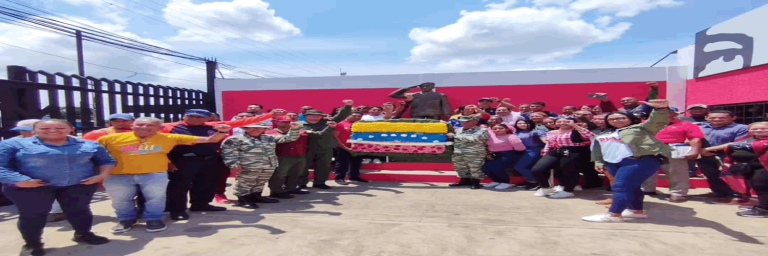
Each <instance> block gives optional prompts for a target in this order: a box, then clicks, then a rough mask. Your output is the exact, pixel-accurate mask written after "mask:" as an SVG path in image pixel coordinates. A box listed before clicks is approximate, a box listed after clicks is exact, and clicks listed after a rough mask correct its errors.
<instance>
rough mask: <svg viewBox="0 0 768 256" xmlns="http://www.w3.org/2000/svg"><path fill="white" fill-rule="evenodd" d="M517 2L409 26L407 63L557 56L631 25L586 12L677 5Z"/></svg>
mask: <svg viewBox="0 0 768 256" xmlns="http://www.w3.org/2000/svg"><path fill="white" fill-rule="evenodd" d="M516 2H517V1H502V2H495V3H490V4H488V5H486V7H487V9H486V10H482V11H461V12H460V14H461V17H460V18H459V19H458V20H457V21H456V22H455V23H453V24H449V25H446V26H444V27H440V28H414V29H412V30H411V32H410V33H409V35H408V36H409V37H410V39H411V40H413V41H414V42H415V43H416V46H414V47H413V48H412V49H411V51H410V53H411V55H410V57H408V60H409V62H411V63H433V62H435V63H437V66H438V67H441V68H444V69H460V68H464V67H467V66H477V65H486V64H491V65H495V64H499V63H509V62H513V61H515V62H522V63H540V62H551V61H556V60H559V59H564V58H569V57H572V56H574V55H576V54H578V53H580V52H582V51H583V49H584V48H585V47H588V46H590V45H595V44H601V43H607V42H611V41H614V40H617V39H619V38H620V37H621V36H622V35H623V34H624V33H625V32H626V31H627V30H629V28H630V27H631V25H632V24H631V23H628V22H618V23H613V17H612V16H610V15H603V16H601V17H599V18H597V19H596V20H594V21H592V22H589V21H586V20H585V19H584V18H583V15H584V13H585V12H589V11H600V12H604V13H611V14H615V15H616V16H619V17H628V16H634V15H637V14H638V13H640V12H643V11H647V10H650V9H653V8H657V7H671V6H676V5H678V4H680V3H679V2H676V1H674V0H605V1H603V0H576V1H572V0H532V2H533V6H531V7H517V8H513V5H514V4H516ZM529 2H530V1H529ZM569 3H570V4H569ZM612 24H613V25H612Z"/></svg>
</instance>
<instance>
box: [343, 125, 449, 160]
mask: <svg viewBox="0 0 768 256" xmlns="http://www.w3.org/2000/svg"><path fill="white" fill-rule="evenodd" d="M449 132H453V127H452V126H451V125H450V124H448V123H446V122H443V121H437V120H424V119H395V120H378V121H372V122H363V121H360V122H356V123H354V124H353V125H352V136H351V138H350V140H349V143H351V144H352V150H353V151H354V153H356V154H357V155H369V156H401V155H404V154H407V155H410V156H413V155H414V154H415V155H419V154H422V155H443V154H452V153H453V147H452V145H453V143H452V142H449V141H448V137H447V136H446V134H447V133H449Z"/></svg>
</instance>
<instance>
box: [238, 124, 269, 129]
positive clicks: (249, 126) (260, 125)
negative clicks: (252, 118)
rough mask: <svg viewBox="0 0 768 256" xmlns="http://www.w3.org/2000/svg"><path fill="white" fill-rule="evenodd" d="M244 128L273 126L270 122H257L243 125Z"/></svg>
mask: <svg viewBox="0 0 768 256" xmlns="http://www.w3.org/2000/svg"><path fill="white" fill-rule="evenodd" d="M243 128H267V129H269V128H272V126H271V125H269V123H255V124H248V125H243Z"/></svg>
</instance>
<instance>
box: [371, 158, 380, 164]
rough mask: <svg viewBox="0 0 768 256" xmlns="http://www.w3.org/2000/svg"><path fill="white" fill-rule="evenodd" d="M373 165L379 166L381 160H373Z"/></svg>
mask: <svg viewBox="0 0 768 256" xmlns="http://www.w3.org/2000/svg"><path fill="white" fill-rule="evenodd" d="M373 163H374V164H380V163H381V160H379V159H373Z"/></svg>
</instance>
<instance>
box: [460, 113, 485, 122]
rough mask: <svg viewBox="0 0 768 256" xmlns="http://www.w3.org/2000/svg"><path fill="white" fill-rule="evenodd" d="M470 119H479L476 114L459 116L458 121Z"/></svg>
mask: <svg viewBox="0 0 768 256" xmlns="http://www.w3.org/2000/svg"><path fill="white" fill-rule="evenodd" d="M472 120H480V116H477V115H468V116H461V117H459V121H461V122H469V121H472Z"/></svg>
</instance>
